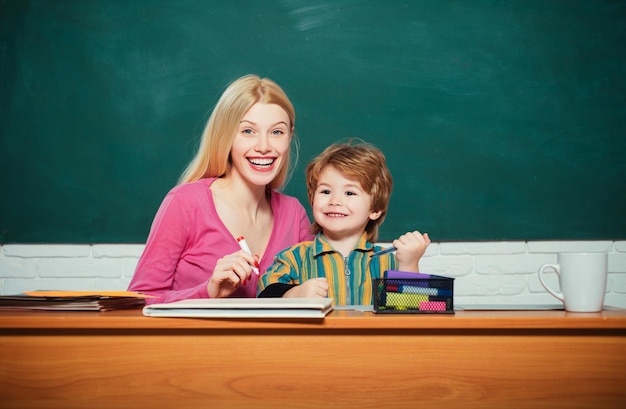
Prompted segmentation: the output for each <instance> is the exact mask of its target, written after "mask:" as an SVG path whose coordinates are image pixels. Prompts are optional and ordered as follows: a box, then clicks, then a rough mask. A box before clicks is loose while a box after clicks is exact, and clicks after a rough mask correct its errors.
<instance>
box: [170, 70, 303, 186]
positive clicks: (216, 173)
mask: <svg viewBox="0 0 626 409" xmlns="http://www.w3.org/2000/svg"><path fill="white" fill-rule="evenodd" d="M257 102H261V103H264V104H276V105H278V106H280V107H281V108H282V109H284V110H285V112H286V113H287V115H288V116H289V120H290V121H291V124H290V131H291V138H292V141H293V140H294V138H295V134H294V129H295V122H296V114H295V110H294V108H293V105H292V103H291V101H290V100H289V98H288V97H287V94H285V92H284V91H283V90H282V88H281V87H280V86H278V84H276V83H275V82H274V81H272V80H270V79H268V78H260V77H259V76H257V75H245V76H243V77H241V78H239V79H237V80H235V81H234V82H232V83H231V84H230V85H229V86H228V88H226V90H225V91H224V93H223V94H222V96H221V97H220V99H219V100H218V101H217V104H216V105H215V108H214V109H213V112H212V113H211V117H210V118H209V120H208V122H207V124H206V127H205V128H204V132H203V133H202V139H201V140H200V146H199V148H198V152H197V153H196V156H195V157H194V158H193V159H192V160H191V162H190V163H189V165H188V166H187V168H186V169H185V171H184V172H183V174H182V175H181V177H180V179H179V181H178V182H179V183H187V182H195V181H196V180H199V179H202V178H206V177H221V176H224V175H226V174H227V173H228V172H229V171H230V168H231V166H232V163H231V158H230V149H231V147H232V145H233V139H234V138H235V135H236V134H237V128H238V127H239V123H240V122H241V119H242V118H243V116H244V115H245V114H246V112H248V110H249V109H250V108H251V107H252V106H253V105H254V104H256V103H257ZM296 154H297V144H296ZM290 171H291V162H290V153H289V151H288V152H287V155H286V157H285V161H284V163H283V166H282V167H281V169H280V171H279V172H278V174H277V175H276V178H274V180H273V181H272V182H271V183H270V184H269V185H268V188H270V189H276V188H279V187H282V186H283V185H284V184H285V182H286V180H287V178H288V175H289V172H290Z"/></svg>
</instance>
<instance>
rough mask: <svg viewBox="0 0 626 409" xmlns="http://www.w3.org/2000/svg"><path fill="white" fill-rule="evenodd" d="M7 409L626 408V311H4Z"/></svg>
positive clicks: (1, 365)
mask: <svg viewBox="0 0 626 409" xmlns="http://www.w3.org/2000/svg"><path fill="white" fill-rule="evenodd" d="M0 406H1V407H2V408H20V409H24V408H63V409H68V408H81V409H85V408H87V409H89V408H108V409H111V408H142V407H150V408H181V409H188V408H272V409H275V408H399V407H410V408H416V407H436V408H455V407H463V408H511V409H519V408H524V407H529V408H544V407H545V408H560V407H562V408H577V407H580V408H594V409H597V408H617V407H622V408H624V407H626V311H624V310H620V311H604V312H602V313H594V314H580V313H578V314H576V313H565V312H563V311H473V312H471V311H458V312H457V313H456V314H455V315H375V314H372V313H367V312H366V313H364V312H357V311H335V312H333V313H331V315H329V316H328V317H327V318H326V319H324V320H316V321H254V320H251V321H245V320H209V319H179V318H148V317H144V316H142V314H141V311H140V310H125V311H114V312H106V313H91V312H37V311H32V312H30V311H24V312H22V311H19V312H8V311H0Z"/></svg>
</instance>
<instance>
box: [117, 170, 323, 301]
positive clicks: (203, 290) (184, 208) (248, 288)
mask: <svg viewBox="0 0 626 409" xmlns="http://www.w3.org/2000/svg"><path fill="white" fill-rule="evenodd" d="M214 180H215V179H214V178H206V179H201V180H199V181H197V182H192V183H186V184H182V185H178V186H176V187H174V188H173V189H172V190H171V191H170V192H169V193H168V194H167V195H166V196H165V198H164V199H163V202H162V203H161V206H160V207H159V210H158V211H157V214H156V216H155V217H154V221H153V222H152V227H151V229H150V234H149V235H148V239H147V241H146V246H145V248H144V251H143V254H142V255H141V257H140V259H139V263H138V264H137V268H136V269H135V274H134V276H133V278H132V280H131V282H130V285H129V287H128V289H129V290H130V291H137V292H142V293H144V294H149V295H156V296H158V297H156V298H148V299H147V303H148V304H152V303H156V302H172V301H178V300H183V299H187V298H208V297H209V294H208V292H207V283H208V281H209V278H210V277H211V275H212V274H213V270H214V268H215V264H216V263H217V260H218V259H220V258H222V257H224V256H225V255H227V254H231V253H234V252H236V251H238V250H240V247H239V244H238V243H237V241H236V239H235V238H234V237H233V236H232V235H231V234H230V232H229V231H228V229H227V228H226V226H225V225H224V223H222V220H221V219H220V217H219V216H218V214H217V211H216V209H215V204H214V202H213V195H212V193H211V189H209V186H211V184H212V183H213V181H214ZM270 205H271V207H272V211H273V212H274V227H273V229H272V233H271V236H270V239H269V242H268V244H267V248H266V249H265V253H264V254H263V257H262V258H261V260H260V261H259V265H260V269H259V270H260V272H261V274H264V273H265V271H266V270H267V268H268V267H269V266H270V265H271V264H272V262H273V259H274V256H275V255H276V253H278V252H279V251H280V250H283V249H284V248H287V247H289V246H291V245H292V244H295V243H298V242H300V241H304V240H311V239H312V235H311V234H310V233H309V227H310V221H309V218H308V216H307V214H306V210H305V209H304V207H303V206H302V204H301V203H300V202H299V201H298V199H296V198H295V197H291V196H288V195H285V194H283V193H280V192H277V191H272V192H271V199H270ZM256 283H257V277H256V275H255V274H252V280H250V281H249V282H247V283H246V285H244V286H241V287H239V288H238V289H237V290H236V291H235V293H234V294H233V295H232V297H255V296H256V292H255V291H256Z"/></svg>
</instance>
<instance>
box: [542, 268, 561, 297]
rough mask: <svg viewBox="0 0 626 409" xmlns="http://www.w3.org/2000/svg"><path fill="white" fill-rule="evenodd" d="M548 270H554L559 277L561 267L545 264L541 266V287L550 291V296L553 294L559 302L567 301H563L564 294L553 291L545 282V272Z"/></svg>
mask: <svg viewBox="0 0 626 409" xmlns="http://www.w3.org/2000/svg"><path fill="white" fill-rule="evenodd" d="M547 269H552V270H554V272H555V273H556V274H557V275H560V274H561V267H560V266H559V265H558V264H544V265H543V266H541V268H539V281H541V285H542V286H543V288H545V289H546V291H548V292H549V293H550V294H552V295H553V296H554V297H556V298H558V299H559V300H561V301H565V300H564V299H563V293H561V292H558V291H555V290H553V289H552V288H550V286H549V285H548V284H546V282H545V281H543V271H544V270H547Z"/></svg>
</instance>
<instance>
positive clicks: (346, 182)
mask: <svg viewBox="0 0 626 409" xmlns="http://www.w3.org/2000/svg"><path fill="white" fill-rule="evenodd" d="M371 207H372V197H371V195H370V194H368V193H366V192H365V191H364V190H363V188H362V186H361V184H360V183H359V182H358V181H355V180H351V179H347V178H346V177H345V176H344V175H343V174H341V173H340V172H339V171H338V170H337V169H335V168H334V167H332V166H331V167H328V168H326V169H324V170H323V171H322V172H321V173H320V176H319V180H318V183H317V188H316V189H315V193H314V195H313V205H312V209H313V217H314V218H315V221H316V222H317V223H318V224H319V225H320V226H321V227H322V229H323V231H324V235H325V236H327V237H328V238H329V239H331V240H343V239H345V238H348V237H350V238H358V237H359V236H361V234H362V233H363V232H364V231H365V226H367V223H368V222H369V221H370V220H376V219H377V218H378V217H380V214H381V212H378V211H372V210H371Z"/></svg>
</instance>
